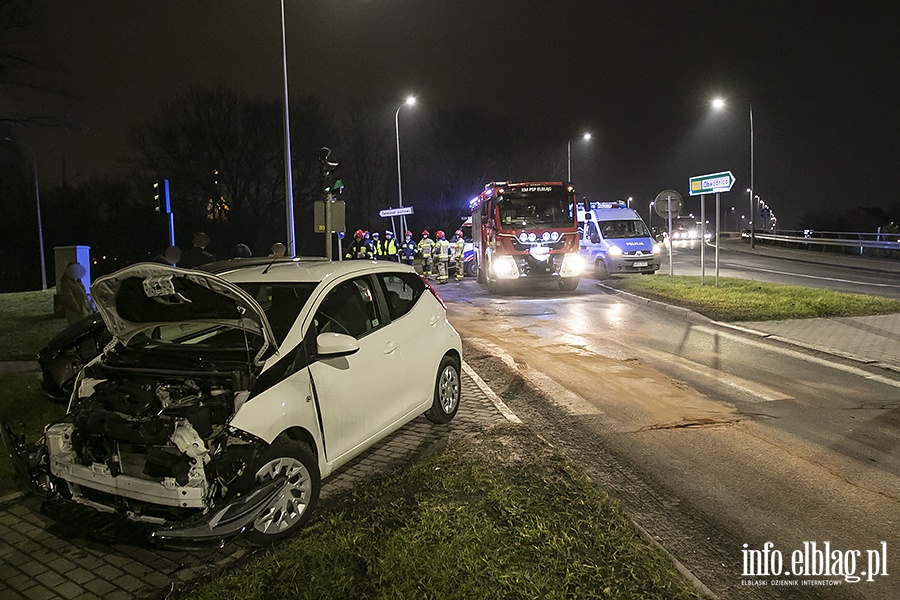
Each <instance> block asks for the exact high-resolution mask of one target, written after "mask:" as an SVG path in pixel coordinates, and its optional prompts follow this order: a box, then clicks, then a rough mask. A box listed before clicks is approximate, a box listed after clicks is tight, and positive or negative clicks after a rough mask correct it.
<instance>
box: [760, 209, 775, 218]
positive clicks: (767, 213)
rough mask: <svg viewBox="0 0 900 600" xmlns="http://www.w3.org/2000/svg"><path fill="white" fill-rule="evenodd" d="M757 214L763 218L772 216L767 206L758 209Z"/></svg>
mask: <svg viewBox="0 0 900 600" xmlns="http://www.w3.org/2000/svg"><path fill="white" fill-rule="evenodd" d="M759 216H760V217H762V218H763V219H768V218H769V217H771V216H772V211H771V210H769V209H768V208H763V209H762V210H760V211H759Z"/></svg>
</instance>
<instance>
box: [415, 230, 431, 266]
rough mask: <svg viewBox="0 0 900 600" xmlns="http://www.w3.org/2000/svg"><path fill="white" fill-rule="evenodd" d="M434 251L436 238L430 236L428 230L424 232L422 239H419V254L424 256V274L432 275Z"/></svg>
mask: <svg viewBox="0 0 900 600" xmlns="http://www.w3.org/2000/svg"><path fill="white" fill-rule="evenodd" d="M433 251H434V240H433V239H431V238H430V237H428V230H427V229H426V230H425V231H423V232H422V239H421V240H419V255H420V256H421V257H422V275H424V276H425V277H431V266H432V261H431V258H432V257H431V255H432V253H433Z"/></svg>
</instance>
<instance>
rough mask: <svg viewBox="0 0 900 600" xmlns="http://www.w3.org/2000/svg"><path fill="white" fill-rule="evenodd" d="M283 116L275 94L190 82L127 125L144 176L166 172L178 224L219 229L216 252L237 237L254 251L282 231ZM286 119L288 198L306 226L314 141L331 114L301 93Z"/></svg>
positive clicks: (314, 173)
mask: <svg viewBox="0 0 900 600" xmlns="http://www.w3.org/2000/svg"><path fill="white" fill-rule="evenodd" d="M282 118H283V117H282V107H281V105H280V103H278V102H277V101H262V100H253V99H247V98H243V97H240V96H238V95H237V94H235V93H234V92H233V91H231V90H230V89H228V88H225V87H224V86H219V87H217V88H215V89H213V90H206V89H193V90H190V91H188V92H184V93H181V94H178V95H177V96H175V98H173V99H172V100H170V101H168V102H165V103H164V104H163V106H162V109H161V111H160V113H159V114H158V115H157V116H156V117H154V118H152V119H150V120H149V121H147V122H145V123H143V124H140V125H138V126H136V127H135V128H134V129H133V130H132V134H131V146H132V148H133V150H134V151H135V152H136V156H135V157H134V158H133V162H134V164H136V165H137V166H139V167H140V168H141V169H142V170H143V171H144V172H145V173H146V174H147V177H148V179H152V178H154V177H157V178H168V179H169V180H170V189H171V193H172V201H173V210H174V211H175V212H176V214H178V213H181V214H182V215H185V216H186V221H187V223H185V227H190V228H191V229H204V230H208V231H210V232H212V233H213V234H214V243H215V236H218V237H219V238H220V242H219V244H218V247H219V251H220V254H221V253H222V248H223V247H226V248H231V247H232V246H233V245H234V244H235V243H237V242H244V243H248V244H251V247H255V248H257V252H261V251H262V250H263V249H268V248H269V246H270V245H271V244H272V243H273V242H274V241H277V240H282V241H283V240H284V236H285V234H284V213H285V211H284V174H283V165H284V148H283V142H282V140H283V134H282V122H283V121H282ZM291 121H292V162H293V173H294V187H295V203H296V205H297V208H298V209H299V210H298V214H300V215H305V216H306V219H305V220H303V219H300V221H301V224H300V225H299V226H298V229H299V230H300V231H303V230H304V229H307V230H308V231H312V226H311V220H312V209H311V207H312V202H313V201H314V200H315V199H318V198H317V197H316V191H317V178H318V164H317V157H318V149H319V148H320V147H321V146H322V145H323V140H324V139H325V138H326V137H327V136H328V135H329V132H330V122H331V120H330V118H329V117H328V116H327V114H326V112H325V110H324V107H323V106H322V104H321V102H320V101H319V100H317V99H315V98H301V99H300V100H298V101H297V103H296V105H295V106H292V107H291ZM148 185H149V184H148ZM306 221H309V222H310V225H309V227H308V228H307V227H304V225H305V224H306ZM178 222H179V221H178V220H177V219H176V224H177V223H178ZM226 244H227V246H226Z"/></svg>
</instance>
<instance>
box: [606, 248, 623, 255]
mask: <svg viewBox="0 0 900 600" xmlns="http://www.w3.org/2000/svg"><path fill="white" fill-rule="evenodd" d="M606 253H607V254H609V255H610V256H622V249H621V248H619V247H618V246H610V247H609V250H607V251H606Z"/></svg>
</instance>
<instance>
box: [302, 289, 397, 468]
mask: <svg viewBox="0 0 900 600" xmlns="http://www.w3.org/2000/svg"><path fill="white" fill-rule="evenodd" d="M374 285H375V282H374V281H373V279H372V278H371V277H369V276H368V275H365V276H362V277H356V278H353V279H348V280H344V281H342V282H340V283H338V284H336V285H335V286H334V287H332V288H331V289H330V290H329V291H328V292H327V293H326V294H325V296H324V297H323V299H322V301H321V302H320V303H319V305H318V306H317V307H316V308H315V312H314V315H313V321H312V324H311V325H310V326H311V327H314V328H315V329H316V333H317V334H322V333H343V334H347V335H350V336H352V337H354V338H356V340H357V342H358V344H359V350H358V351H356V352H354V353H353V354H350V355H347V356H340V357H332V358H328V357H317V358H316V359H315V360H313V361H312V363H311V364H310V365H309V371H310V376H311V378H312V381H313V385H314V390H315V394H316V399H317V403H318V407H319V412H320V415H321V418H322V430H323V438H324V445H325V452H326V456H327V460H328V461H329V462H333V461H340V459H341V457H342V456H345V455H347V454H348V453H350V454H351V455H352V454H355V453H356V451H357V450H359V449H361V447H365V445H367V442H368V440H370V439H372V438H373V437H376V436H378V434H379V433H380V432H382V431H384V430H385V429H387V428H389V427H391V426H392V425H394V424H395V423H396V422H397V421H398V420H399V419H400V418H401V417H402V416H403V415H404V414H405V410H404V406H403V400H402V398H401V396H400V394H399V378H398V375H399V374H400V373H401V372H402V366H403V365H402V361H401V356H400V353H399V352H398V350H399V348H400V345H399V344H398V343H397V342H396V340H395V339H394V337H393V333H392V331H391V327H390V326H389V325H388V324H387V319H386V318H385V316H384V315H382V312H383V309H381V308H380V307H379V306H378V302H377V296H376V293H375V289H374Z"/></svg>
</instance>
